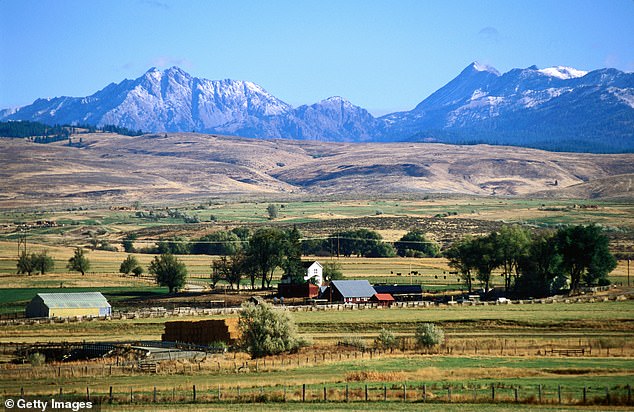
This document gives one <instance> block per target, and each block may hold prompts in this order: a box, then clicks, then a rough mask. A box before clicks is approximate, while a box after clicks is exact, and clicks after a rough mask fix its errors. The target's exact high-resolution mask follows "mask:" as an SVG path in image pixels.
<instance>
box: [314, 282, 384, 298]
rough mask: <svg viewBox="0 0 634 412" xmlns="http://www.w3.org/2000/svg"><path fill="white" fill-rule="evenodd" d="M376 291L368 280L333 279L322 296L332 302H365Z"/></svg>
mask: <svg viewBox="0 0 634 412" xmlns="http://www.w3.org/2000/svg"><path fill="white" fill-rule="evenodd" d="M375 293H376V291H375V290H374V288H373V287H372V285H370V282H368V281H367V280H333V281H332V282H330V286H329V287H328V289H326V291H325V293H324V296H322V297H323V298H325V299H328V300H330V301H331V302H344V303H365V302H369V301H370V298H371V297H372V295H374V294H375Z"/></svg>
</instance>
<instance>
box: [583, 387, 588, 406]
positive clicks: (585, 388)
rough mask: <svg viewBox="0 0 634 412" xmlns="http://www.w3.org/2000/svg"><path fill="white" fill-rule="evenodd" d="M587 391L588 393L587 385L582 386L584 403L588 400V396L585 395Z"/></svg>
mask: <svg viewBox="0 0 634 412" xmlns="http://www.w3.org/2000/svg"><path fill="white" fill-rule="evenodd" d="M587 393H588V387H587V386H584V387H583V403H584V404H585V403H586V402H588V396H587Z"/></svg>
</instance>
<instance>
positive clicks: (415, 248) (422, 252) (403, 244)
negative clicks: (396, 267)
mask: <svg viewBox="0 0 634 412" xmlns="http://www.w3.org/2000/svg"><path fill="white" fill-rule="evenodd" d="M302 252H303V253H304V254H305V255H316V256H333V255H336V256H346V257H350V256H358V257H369V258H371V257H394V256H396V255H398V256H408V257H435V256H437V255H438V254H439V252H440V247H439V245H438V244H437V243H435V242H433V241H430V240H428V239H427V238H426V237H425V234H424V233H423V232H421V231H418V230H412V231H410V232H408V233H406V234H405V235H404V236H403V237H402V238H401V239H400V240H399V241H397V242H394V244H391V243H388V242H385V241H383V238H382V237H381V235H380V234H379V233H377V232H375V231H373V230H368V229H355V230H345V231H339V232H335V233H333V234H332V235H330V236H328V237H327V238H326V239H309V240H306V241H304V242H303V243H302Z"/></svg>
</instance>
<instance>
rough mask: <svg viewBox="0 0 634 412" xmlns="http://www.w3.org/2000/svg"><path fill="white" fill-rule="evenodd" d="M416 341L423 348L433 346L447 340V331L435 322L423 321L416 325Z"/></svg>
mask: <svg viewBox="0 0 634 412" xmlns="http://www.w3.org/2000/svg"><path fill="white" fill-rule="evenodd" d="M415 336H416V342H417V343H418V345H419V346H421V347H423V348H431V347H434V346H436V345H438V344H440V343H441V342H442V341H444V340H445V331H444V330H442V328H441V327H439V326H436V325H435V324H433V323H421V324H420V325H418V327H416V335H415Z"/></svg>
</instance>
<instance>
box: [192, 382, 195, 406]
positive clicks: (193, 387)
mask: <svg viewBox="0 0 634 412" xmlns="http://www.w3.org/2000/svg"><path fill="white" fill-rule="evenodd" d="M192 400H193V401H194V402H196V385H193V386H192Z"/></svg>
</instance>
